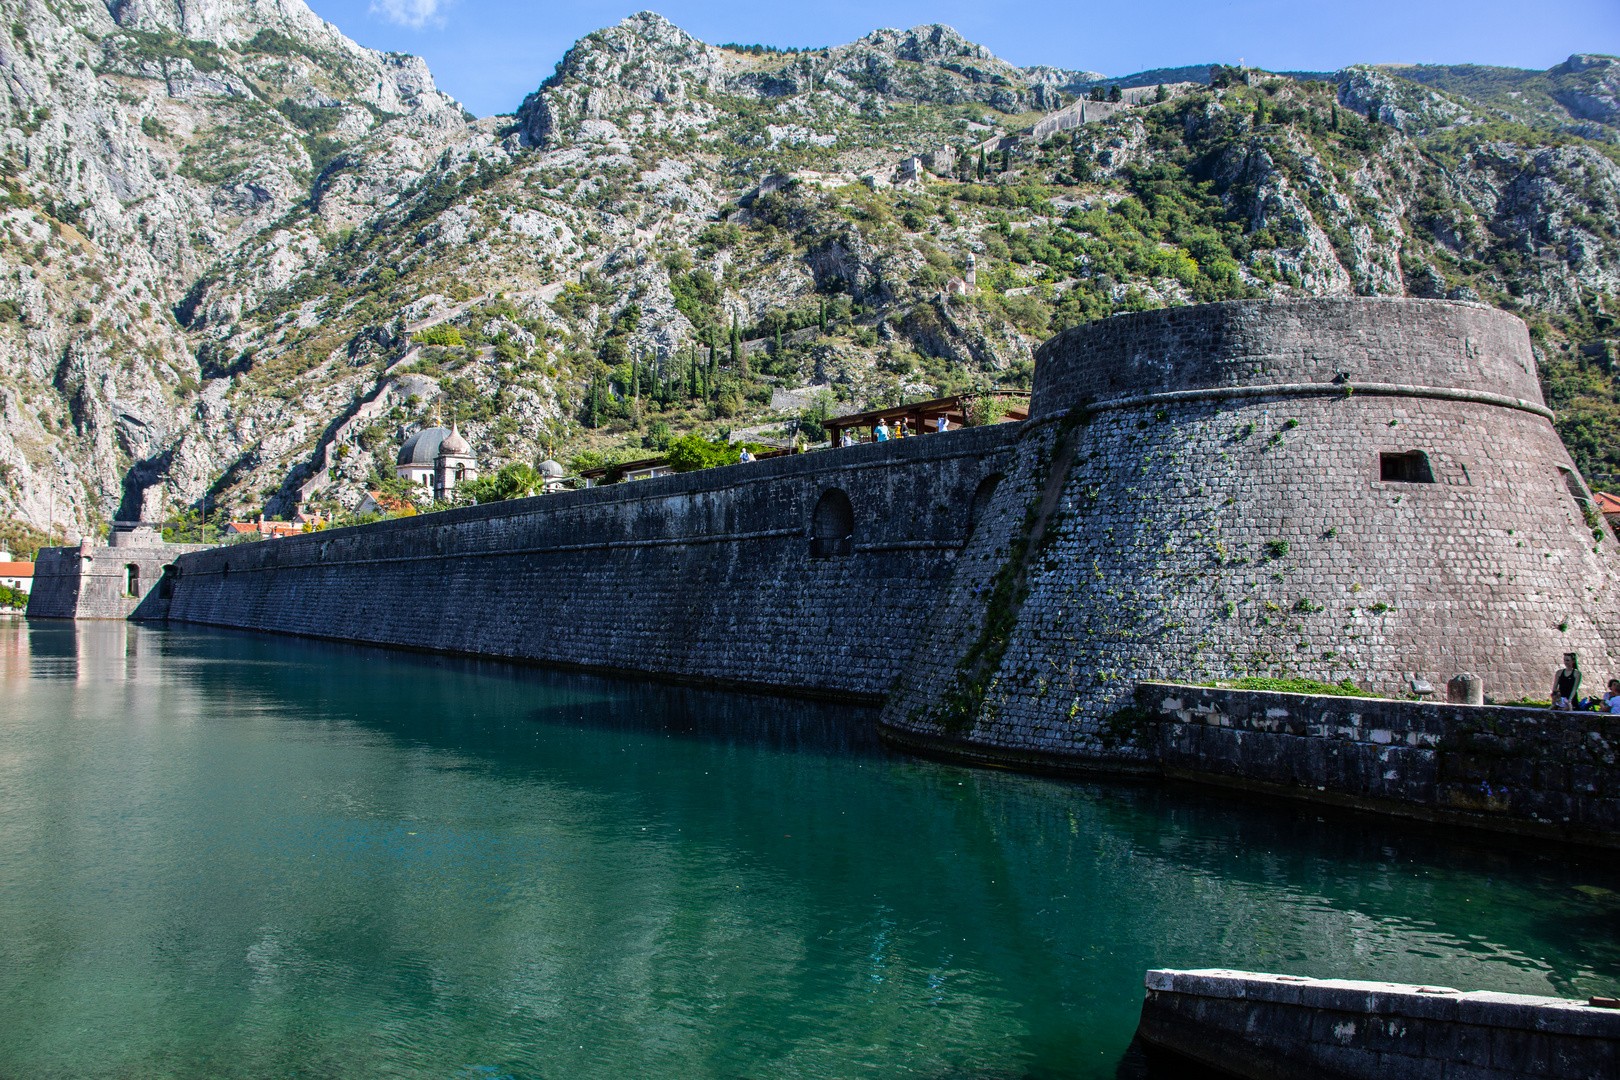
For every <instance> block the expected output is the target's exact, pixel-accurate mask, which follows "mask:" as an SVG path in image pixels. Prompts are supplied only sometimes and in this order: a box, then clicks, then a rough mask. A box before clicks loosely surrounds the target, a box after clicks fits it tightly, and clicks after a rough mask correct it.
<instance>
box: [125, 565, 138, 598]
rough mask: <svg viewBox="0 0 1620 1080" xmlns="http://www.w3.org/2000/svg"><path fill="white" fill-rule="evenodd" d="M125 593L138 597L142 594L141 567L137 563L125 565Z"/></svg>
mask: <svg viewBox="0 0 1620 1080" xmlns="http://www.w3.org/2000/svg"><path fill="white" fill-rule="evenodd" d="M124 595H125V596H136V597H138V596H140V595H141V568H140V566H139V565H138V564H136V563H130V564H129V565H128V566H126V567H124Z"/></svg>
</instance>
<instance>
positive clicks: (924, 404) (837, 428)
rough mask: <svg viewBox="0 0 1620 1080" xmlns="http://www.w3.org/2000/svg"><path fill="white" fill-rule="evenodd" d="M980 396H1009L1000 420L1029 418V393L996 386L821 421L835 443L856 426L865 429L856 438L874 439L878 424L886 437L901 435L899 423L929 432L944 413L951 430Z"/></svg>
mask: <svg viewBox="0 0 1620 1080" xmlns="http://www.w3.org/2000/svg"><path fill="white" fill-rule="evenodd" d="M982 397H995V398H1008V399H1011V400H1009V401H1008V402H1007V405H1008V408H1007V412H1006V414H1005V415H1004V416H1002V417H1001V420H1000V421H998V423H999V422H1003V421H1008V420H1019V421H1022V420H1028V419H1029V393H1028V391H1024V390H997V391H995V392H993V393H988V394H955V395H953V396H951V397H942V398H931V399H930V400H928V401H913V402H912V403H911V404H909V405H896V406H893V407H892V408H888V409H869V410H867V411H866V412H860V413H853V414H851V415H849V416H835V417H833V418H832V419H830V420H828V421H826V423H825V424H824V425H823V426H825V427H826V429H827V435H828V438H830V439H831V440H832V445H833V446H835V447H836V446H837V445H838V443H839V440H840V439H841V438H842V436H843V434H844V432H846V431H851V432H853V431H855V430H857V429H859V428H865V429H867V433H866V434H865V435H856V436H855V440H856V441H857V442H875V441H876V438H877V437H876V436H875V435H873V434H872V429H874V428H876V427H877V426H878V425H879V424H884V425H886V426H887V427H888V428H889V432H890V434H889V437H890V438H891V439H892V438H898V437H900V426H901V423H902V421H903V422H904V424H905V429H906V430H905V433H906V434H907V435H932V434H934V433H935V432H936V431H937V430H938V424H939V418H940V417H941V416H943V417H944V418H945V421H946V424H947V430H950V431H954V430H955V429H957V428H959V427H966V426H967V422H968V417H967V410H968V409H969V408H970V407H971V406H972V403H973V402H974V401H976V400H977V399H979V398H982Z"/></svg>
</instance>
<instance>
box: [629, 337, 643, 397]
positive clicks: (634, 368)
mask: <svg viewBox="0 0 1620 1080" xmlns="http://www.w3.org/2000/svg"><path fill="white" fill-rule="evenodd" d="M630 396H631V397H632V398H633V399H635V400H636V401H640V400H641V351H640V350H639V349H638V350H637V351H636V358H635V359H634V360H632V361H630Z"/></svg>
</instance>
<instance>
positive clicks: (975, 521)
mask: <svg viewBox="0 0 1620 1080" xmlns="http://www.w3.org/2000/svg"><path fill="white" fill-rule="evenodd" d="M999 483H1001V474H1000V473H991V474H990V475H989V476H987V477H985V478H984V479H983V480H980V481H979V486H978V488H977V489H976V490H975V491H974V492H973V502H972V503H971V504H970V505H969V506H968V527H967V534H968V536H972V535H973V531H974V530H975V529H977V528H978V527H979V522H980V521H981V520H983V518H984V514H985V511H986V510H989V509H990V500H991V498H992V497H993V496H994V495H995V493H996V485H997V484H999Z"/></svg>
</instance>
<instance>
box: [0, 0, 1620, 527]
mask: <svg viewBox="0 0 1620 1080" xmlns="http://www.w3.org/2000/svg"><path fill="white" fill-rule="evenodd" d="M0 6H3V7H4V8H5V12H6V18H5V20H4V22H5V24H7V25H8V27H9V29H7V30H0V74H3V76H4V79H5V83H6V92H7V95H8V104H9V110H8V112H6V113H5V115H4V116H3V117H0V122H3V123H4V125H5V130H4V133H3V135H0V143H3V147H0V154H3V157H0V182H3V184H4V187H5V192H6V199H5V202H4V204H3V207H0V209H3V217H4V230H3V232H0V342H3V346H0V411H3V416H4V423H3V424H0V519H5V518H10V519H14V520H15V521H18V522H25V523H28V524H29V525H31V526H32V527H34V528H35V529H41V530H43V529H47V528H49V529H50V530H51V531H53V532H55V533H58V534H61V535H64V536H69V537H76V536H77V535H79V534H80V533H88V532H89V531H91V530H93V529H94V528H96V527H97V526H98V525H100V524H102V523H104V522H106V521H108V520H110V519H113V518H120V519H125V518H133V517H144V518H148V519H152V518H159V517H168V516H173V515H176V514H180V513H183V512H186V511H188V510H189V511H196V510H205V511H206V512H208V513H209V514H211V515H212V514H219V513H232V514H238V513H253V512H258V511H260V510H261V509H262V510H266V511H268V512H270V513H273V514H274V513H282V512H286V511H289V510H291V509H292V508H294V507H295V506H297V505H308V504H313V505H316V506H325V507H327V508H328V509H331V510H333V511H342V510H347V509H352V508H353V507H354V506H355V505H356V504H357V503H358V501H359V499H360V497H361V495H362V494H363V491H364V489H365V488H366V486H367V485H368V484H369V483H371V482H372V481H373V479H374V473H376V472H384V473H386V472H387V466H388V464H389V463H390V462H391V460H392V454H393V452H394V450H395V449H396V448H397V447H398V446H399V445H400V443H401V441H402V440H403V439H404V438H406V437H408V436H409V434H410V433H411V432H413V431H414V430H416V429H417V428H418V427H420V426H421V425H424V424H427V423H431V422H435V421H439V420H445V421H447V420H450V419H452V418H454V419H455V420H457V421H458V422H459V423H461V424H462V426H463V428H464V430H465V431H467V433H468V435H469V437H470V439H471V441H472V443H473V445H474V447H475V448H476V450H477V452H478V454H479V456H480V461H481V464H482V465H483V467H484V468H485V469H486V471H490V470H494V469H497V468H499V467H501V466H503V465H505V464H508V463H517V462H525V463H533V462H534V461H536V460H537V459H538V458H539V457H541V456H544V455H553V456H556V457H558V458H560V459H562V460H564V461H567V462H570V463H572V464H574V465H575V466H582V465H586V464H590V463H593V462H600V463H612V462H614V461H622V460H628V459H630V458H634V457H644V456H648V455H650V454H652V453H655V452H656V451H657V450H658V449H661V448H662V447H664V446H667V445H668V444H669V442H670V440H671V439H673V438H675V437H677V436H679V435H680V434H682V433H683V432H685V431H692V430H695V431H699V432H702V433H705V434H709V435H716V434H721V433H725V432H731V433H732V434H734V435H735V434H739V433H745V432H746V433H750V434H752V435H754V436H756V437H762V438H785V437H787V436H788V435H789V434H791V433H792V432H794V431H798V432H799V433H802V434H807V435H809V436H811V437H814V436H815V435H816V434H817V432H818V430H819V428H818V418H820V417H823V416H825V415H826V412H827V411H828V410H832V411H847V410H851V409H854V408H858V407H862V406H866V405H868V404H871V403H875V402H886V401H899V400H903V399H905V398H906V397H907V396H912V397H915V396H924V395H932V394H934V393H937V392H946V391H951V390H954V389H960V388H966V387H975V386H977V387H982V388H993V387H997V386H1018V385H1021V384H1023V383H1025V382H1026V381H1027V379H1028V375H1029V369H1030V362H1031V357H1032V355H1033V348H1034V347H1035V346H1036V345H1037V344H1038V343H1039V342H1040V341H1041V340H1042V339H1044V338H1045V337H1046V336H1048V335H1049V334H1051V333H1053V332H1056V331H1057V330H1059V329H1062V328H1063V327H1064V326H1067V325H1072V324H1074V323H1075V322H1079V321H1083V320H1087V319H1093V318H1098V317H1102V316H1105V315H1107V314H1110V313H1112V312H1114V311H1117V310H1124V309H1129V308H1134V307H1141V306H1147V305H1155V304H1173V303H1185V302H1194V301H1201V300H1209V299H1219V298H1223V297H1234V296H1252V295H1268V294H1269V295H1288V294H1291V293H1299V292H1305V293H1326V294H1334V293H1361V294H1375V293H1388V294H1403V293H1406V294H1414V295H1424V296H1440V295H1444V296H1453V297H1460V298H1469V299H1479V300H1482V301H1484V302H1488V303H1493V304H1498V305H1500V306H1503V307H1507V308H1509V309H1511V310H1515V311H1518V312H1520V313H1521V314H1523V315H1524V316H1525V317H1526V318H1527V319H1528V320H1529V321H1530V322H1531V325H1532V329H1533V333H1534V334H1535V336H1536V343H1537V348H1538V350H1539V353H1538V355H1539V357H1540V358H1541V360H1542V362H1543V377H1544V381H1545V383H1546V387H1547V391H1548V395H1549V398H1550V400H1552V401H1553V403H1554V404H1555V406H1556V407H1558V408H1559V409H1560V410H1561V415H1562V419H1561V421H1560V425H1561V430H1562V431H1563V433H1564V436H1565V438H1566V440H1567V441H1568V442H1569V443H1570V445H1571V448H1572V450H1573V451H1574V452H1575V454H1576V456H1577V460H1578V461H1579V462H1580V463H1581V464H1582V466H1583V468H1585V469H1587V470H1588V472H1589V473H1592V474H1596V475H1603V474H1608V473H1612V472H1616V471H1620V407H1617V398H1616V390H1615V385H1614V380H1613V372H1612V364H1613V361H1614V359H1615V357H1616V352H1617V348H1616V339H1617V338H1620V331H1617V330H1616V323H1615V318H1616V316H1617V315H1620V306H1617V305H1620V299H1617V297H1620V164H1617V162H1620V140H1617V136H1616V132H1617V130H1620V120H1617V117H1616V114H1615V112H1614V109H1613V103H1614V100H1615V84H1616V79H1617V78H1620V75H1617V73H1620V65H1617V62H1616V61H1615V60H1614V59H1613V58H1608V57H1595V56H1579V57H1573V58H1571V60H1570V61H1569V62H1568V63H1567V64H1564V65H1560V66H1559V67H1558V68H1555V69H1553V70H1552V71H1551V72H1546V73H1529V72H1521V73H1517V74H1516V75H1515V74H1512V73H1508V74H1502V73H1500V71H1499V70H1498V69H1456V68H1447V69H1428V68H1423V69H1407V68H1401V69H1391V68H1377V67H1356V68H1351V69H1347V70H1346V71H1343V72H1337V73H1333V74H1332V75H1330V76H1314V77H1305V76H1298V77H1289V76H1283V75H1270V74H1267V73H1264V72H1255V71H1238V70H1235V69H1230V68H1222V67H1220V66H1218V65H1216V66H1211V67H1208V68H1202V69H1185V70H1182V71H1181V73H1182V74H1185V75H1189V76H1190V77H1188V78H1185V79H1181V80H1176V79H1169V80H1167V81H1166V80H1160V81H1155V77H1154V76H1153V75H1151V74H1149V75H1148V76H1146V77H1145V78H1140V79H1132V78H1124V79H1120V80H1115V81H1112V82H1110V81H1108V80H1102V79H1101V78H1100V76H1098V75H1097V74H1096V73H1094V72H1085V71H1071V70H1065V69H1059V68H1047V67H1037V68H1017V67H1014V66H1012V65H1009V64H1007V63H1005V62H1003V61H1001V60H998V59H997V58H996V57H994V56H992V55H991V54H990V53H989V52H988V51H987V50H985V49H983V48H982V47H980V46H977V45H974V44H973V43H971V42H968V41H966V40H964V39H963V38H962V37H961V36H960V35H959V34H957V33H956V32H955V31H953V30H951V29H950V28H948V27H944V26H924V27H917V28H914V29H911V30H906V31H896V30H880V31H876V32H874V33H872V34H870V35H868V36H867V37H865V38H862V39H861V40H860V41H857V42H854V43H851V44H848V45H842V46H837V47H834V48H827V49H816V50H805V51H777V50H768V49H763V48H760V47H755V48H752V49H746V48H741V47H725V48H722V47H717V46H713V45H708V44H705V43H703V42H699V41H697V40H696V39H694V38H692V37H690V36H689V35H687V34H686V33H684V32H683V31H681V30H680V29H678V28H677V27H675V26H673V25H672V24H670V23H669V22H667V21H666V20H664V19H662V18H661V17H659V16H657V15H653V14H650V13H642V14H639V15H635V16H632V17H631V18H629V19H626V20H625V21H624V22H623V23H620V24H619V25H617V26H614V27H609V28H606V29H604V30H601V31H598V32H596V33H594V34H591V35H588V36H587V37H585V38H583V39H581V40H580V41H579V42H578V43H577V44H576V45H575V46H574V47H573V48H572V49H570V50H569V52H568V53H567V55H565V56H564V57H563V59H562V61H561V62H560V63H559V64H558V65H557V69H556V72H555V73H554V74H553V75H552V76H551V77H550V78H548V79H546V80H545V81H544V82H543V83H542V84H541V85H540V86H539V87H538V88H537V89H536V90H535V92H534V93H533V94H530V95H529V96H528V97H527V98H526V99H525V100H524V101H523V102H522V103H521V104H519V105H518V106H517V107H516V108H515V110H514V112H513V113H512V114H510V115H506V116H497V117H489V118H485V119H476V118H473V117H471V116H469V115H468V114H466V113H465V112H464V111H463V110H462V109H461V108H460V106H459V105H458V104H457V103H456V102H454V101H453V100H451V99H450V98H448V97H447V96H445V95H444V94H442V93H440V92H439V91H438V90H436V89H435V87H434V84H433V80H432V76H431V74H430V73H429V72H428V70H427V68H426V66H425V65H424V64H423V62H422V61H421V60H419V59H417V58H414V57H406V56H400V55H397V54H383V53H378V52H374V51H372V50H368V49H365V48H362V47H360V46H359V45H356V44H355V43H354V42H352V41H349V40H348V39H347V38H345V37H344V36H343V35H342V34H341V33H339V32H338V31H337V30H336V29H335V28H334V27H332V26H331V25H330V24H327V23H325V22H323V21H322V20H320V19H319V18H318V17H317V16H315V15H314V14H313V13H312V12H310V11H309V9H308V8H307V7H305V6H304V5H303V4H302V3H301V2H300V0H280V2H252V0H209V2H208V3H186V2H179V3H152V2H147V0H142V2H138V3H137V2H118V3H111V4H108V5H105V6H103V5H94V4H91V5H60V6H59V5H47V4H42V3H35V2H18V0H0ZM1514 80H1517V81H1516V82H1515V81H1514ZM1113 85H1118V86H1121V87H1125V88H1127V91H1126V93H1124V94H1123V95H1121V96H1122V97H1123V100H1122V101H1120V102H1119V103H1118V104H1117V105H1115V106H1103V107H1090V112H1088V114H1087V122H1086V123H1084V124H1082V125H1080V126H1078V127H1067V128H1065V127H1062V126H1061V125H1059V124H1058V123H1057V122H1056V121H1052V122H1049V123H1048V124H1046V125H1043V126H1042V127H1041V128H1040V129H1039V130H1041V131H1042V132H1043V134H1042V136H1041V137H1036V136H1034V135H1027V134H1026V135H1020V132H1028V131H1030V130H1031V129H1032V128H1034V126H1035V125H1036V123H1037V122H1038V121H1040V120H1041V118H1042V116H1043V114H1047V113H1050V112H1051V111H1052V110H1056V109H1060V108H1062V107H1064V106H1065V105H1067V104H1069V103H1070V102H1072V101H1073V100H1074V99H1075V97H1076V96H1078V95H1082V94H1089V93H1090V92H1092V91H1093V90H1094V89H1095V90H1096V91H1098V92H1100V94H1101V96H1107V95H1106V89H1107V88H1108V87H1110V86H1113ZM1161 86H1162V90H1161V89H1160V87H1161ZM1131 87H1138V88H1140V89H1129V88H1131ZM1513 95H1518V96H1517V97H1515V96H1513ZM1048 128H1051V129H1053V130H1051V131H1050V132H1048V130H1047V129H1048ZM913 155H925V156H923V157H922V160H921V161H920V162H912V163H911V164H910V166H909V167H908V168H906V169H901V168H900V166H901V165H902V162H904V161H906V159H909V158H912V157H913ZM896 181H898V183H896ZM970 256H971V257H972V259H973V261H974V263H975V266H976V271H977V280H976V283H975V285H974V286H973V287H966V286H965V285H964V283H963V279H965V278H966V277H967V276H968V274H967V271H966V267H967V265H968V260H969V257H970Z"/></svg>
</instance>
